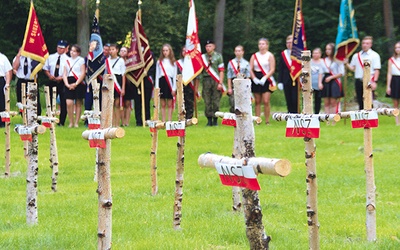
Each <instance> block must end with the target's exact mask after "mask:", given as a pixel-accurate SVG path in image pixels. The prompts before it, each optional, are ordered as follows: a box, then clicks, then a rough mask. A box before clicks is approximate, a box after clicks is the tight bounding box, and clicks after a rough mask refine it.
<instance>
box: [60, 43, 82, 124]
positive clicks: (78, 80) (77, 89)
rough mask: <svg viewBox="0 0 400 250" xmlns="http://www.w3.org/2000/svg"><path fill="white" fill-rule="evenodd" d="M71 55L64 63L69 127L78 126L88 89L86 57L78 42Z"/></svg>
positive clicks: (73, 46)
mask: <svg viewBox="0 0 400 250" xmlns="http://www.w3.org/2000/svg"><path fill="white" fill-rule="evenodd" d="M70 55H71V58H68V59H67V60H66V63H65V64H64V73H63V82H64V94H65V99H66V104H67V113H68V119H69V126H68V127H69V128H72V127H75V128H77V127H78V123H79V119H80V117H81V110H82V104H83V98H84V97H85V91H86V86H85V83H84V82H83V80H84V79H85V76H86V67H85V59H83V57H81V56H80V55H81V48H80V47H79V46H78V45H77V44H74V45H72V46H71V50H70ZM74 111H75V117H74Z"/></svg>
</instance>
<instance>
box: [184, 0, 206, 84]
mask: <svg viewBox="0 0 400 250" xmlns="http://www.w3.org/2000/svg"><path fill="white" fill-rule="evenodd" d="M202 70H203V63H202V59H201V46H200V41H199V36H198V30H197V18H196V11H195V7H194V0H190V1H189V17H188V24H187V31H186V44H185V58H184V61H183V70H182V82H183V84H184V85H187V84H189V83H190V82H191V81H192V80H193V79H194V78H195V77H196V76H198V75H199V74H200V73H201V71H202Z"/></svg>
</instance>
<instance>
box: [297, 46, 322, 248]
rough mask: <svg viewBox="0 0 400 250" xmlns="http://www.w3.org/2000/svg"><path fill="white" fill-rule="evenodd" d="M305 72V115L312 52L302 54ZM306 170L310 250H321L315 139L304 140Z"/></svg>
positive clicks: (310, 94)
mask: <svg viewBox="0 0 400 250" xmlns="http://www.w3.org/2000/svg"><path fill="white" fill-rule="evenodd" d="M301 57H302V61H303V72H302V83H303V114H312V113H313V105H312V103H313V102H312V99H313V89H312V86H311V67H310V60H311V52H310V51H309V50H306V51H303V52H302V55H301ZM304 144H305V156H306V169H307V177H306V182H307V217H308V223H307V224H308V232H309V247H310V249H319V233H318V230H319V223H318V205H317V194H318V186H317V166H316V158H315V157H316V146H315V142H314V139H313V138H307V137H305V138H304Z"/></svg>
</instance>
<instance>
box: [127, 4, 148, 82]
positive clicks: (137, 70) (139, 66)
mask: <svg viewBox="0 0 400 250" xmlns="http://www.w3.org/2000/svg"><path fill="white" fill-rule="evenodd" d="M125 65H126V71H125V72H126V78H128V79H129V80H130V81H131V82H132V83H133V84H135V85H136V86H139V84H140V82H141V81H142V80H143V78H144V77H145V76H146V75H147V71H148V70H149V69H150V67H151V66H152V65H153V55H152V54H151V51H150V45H149V41H148V40H147V37H146V34H145V33H144V30H143V26H142V23H141V20H140V10H139V11H138V12H136V19H135V23H134V25H133V28H132V35H131V47H130V48H129V51H128V59H127V60H126V62H125Z"/></svg>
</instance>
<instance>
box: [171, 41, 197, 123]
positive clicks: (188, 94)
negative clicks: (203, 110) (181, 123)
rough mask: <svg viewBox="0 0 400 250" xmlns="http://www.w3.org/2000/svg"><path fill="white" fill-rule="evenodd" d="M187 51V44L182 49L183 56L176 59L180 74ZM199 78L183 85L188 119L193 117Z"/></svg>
mask: <svg viewBox="0 0 400 250" xmlns="http://www.w3.org/2000/svg"><path fill="white" fill-rule="evenodd" d="M185 53H186V49H185V46H183V48H182V50H181V58H180V59H179V60H177V61H176V66H177V67H178V68H177V69H178V74H182V71H183V65H184V58H185ZM198 82H199V79H198V77H196V78H194V79H193V80H192V81H190V82H189V83H188V84H187V85H186V86H185V85H184V86H183V97H184V101H185V110H186V114H185V118H186V119H191V118H192V117H193V113H194V102H195V101H196V100H195V93H196V94H197V87H198V84H199V83H198Z"/></svg>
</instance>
